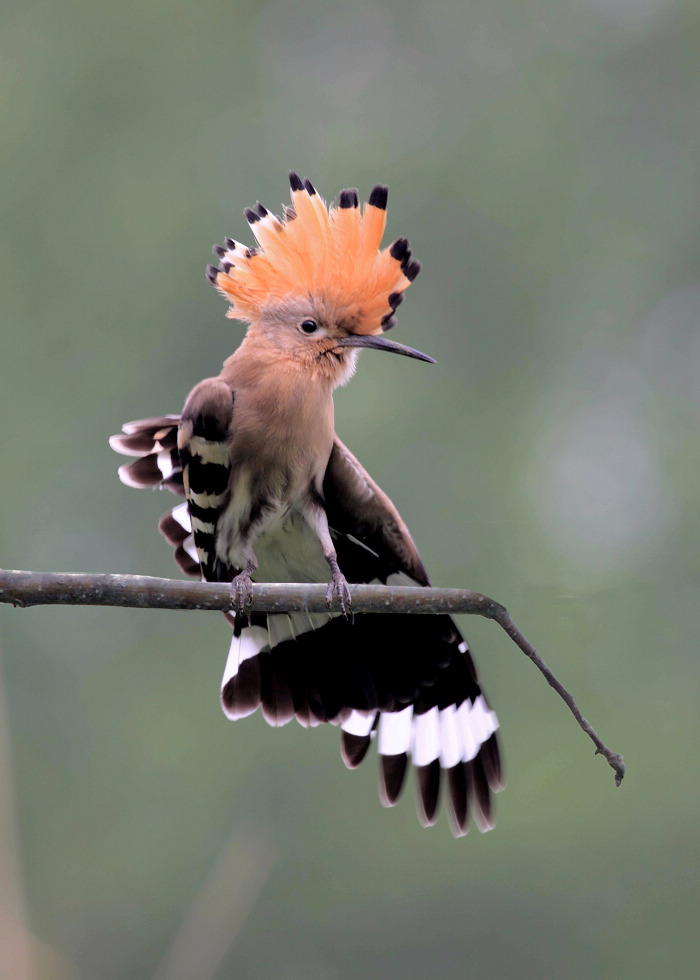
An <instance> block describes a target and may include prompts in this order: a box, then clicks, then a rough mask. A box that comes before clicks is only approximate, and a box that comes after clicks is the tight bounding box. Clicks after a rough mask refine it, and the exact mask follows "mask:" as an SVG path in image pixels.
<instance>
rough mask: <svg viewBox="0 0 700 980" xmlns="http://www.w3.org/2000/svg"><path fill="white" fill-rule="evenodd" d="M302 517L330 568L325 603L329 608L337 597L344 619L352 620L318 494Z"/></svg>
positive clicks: (349, 599)
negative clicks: (316, 538) (319, 545)
mask: <svg viewBox="0 0 700 980" xmlns="http://www.w3.org/2000/svg"><path fill="white" fill-rule="evenodd" d="M304 517H305V518H306V520H307V522H308V524H309V526H310V527H311V528H312V529H313V530H314V531H315V532H316V535H317V537H318V540H319V541H320V543H321V548H322V549H323V557H324V558H325V559H326V561H327V562H328V564H329V565H330V568H331V580H330V582H329V583H328V589H327V591H326V602H327V603H328V605H329V606H332V605H333V596H334V595H337V596H338V603H339V605H340V608H341V610H342V613H343V616H345V618H346V619H350V620H352V619H353V614H352V596H351V595H350V588H349V587H348V580H347V579H346V578H345V576H344V575H343V573H342V572H341V570H340V565H339V564H338V556H337V554H336V552H335V547H334V546H333V538H332V537H331V532H330V529H329V527H328V518H327V516H326V511H325V509H324V507H323V499H322V497H321V496H320V494H313V495H312V499H311V500H310V501H309V502H308V504H307V506H306V508H305V509H304Z"/></svg>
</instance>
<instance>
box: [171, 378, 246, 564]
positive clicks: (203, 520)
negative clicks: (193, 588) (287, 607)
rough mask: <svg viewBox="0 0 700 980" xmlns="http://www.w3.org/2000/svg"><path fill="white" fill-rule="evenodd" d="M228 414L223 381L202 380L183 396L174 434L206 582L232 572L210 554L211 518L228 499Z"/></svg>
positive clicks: (229, 403)
mask: <svg viewBox="0 0 700 980" xmlns="http://www.w3.org/2000/svg"><path fill="white" fill-rule="evenodd" d="M232 417H233V392H232V391H231V389H230V388H229V386H228V385H227V384H225V383H224V382H222V381H218V380H216V379H209V380H206V381H202V382H201V383H200V384H198V385H197V387H196V388H194V390H193V391H192V392H191V394H190V396H189V398H188V399H187V402H186V404H185V407H184V409H183V412H182V418H181V420H180V427H179V430H178V435H177V445H178V450H179V455H180V464H181V466H182V479H183V484H184V488H185V496H186V497H187V510H188V514H189V519H190V527H191V529H192V534H193V537H194V546H195V549H196V553H197V557H198V558H199V563H200V565H201V569H202V577H203V578H204V579H205V580H206V581H207V582H222V581H224V582H227V581H231V579H232V578H233V575H234V574H235V570H234V569H231V568H230V567H229V566H228V565H226V564H225V563H224V562H222V561H221V560H219V559H218V558H217V554H216V532H217V524H218V522H219V518H220V517H221V515H222V514H223V512H224V510H225V509H226V506H227V504H228V501H229V482H230V477H231V455H230V449H229V440H230V430H231V422H232ZM176 519H177V518H176Z"/></svg>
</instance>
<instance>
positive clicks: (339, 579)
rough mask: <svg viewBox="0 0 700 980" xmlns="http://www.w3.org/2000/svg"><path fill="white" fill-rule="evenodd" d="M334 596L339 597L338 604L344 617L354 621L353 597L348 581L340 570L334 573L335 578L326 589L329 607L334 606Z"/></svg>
mask: <svg viewBox="0 0 700 980" xmlns="http://www.w3.org/2000/svg"><path fill="white" fill-rule="evenodd" d="M334 595H337V596H338V604H339V605H340V608H341V611H342V613H343V616H345V618H346V619H349V620H351V621H352V620H353V619H354V618H355V617H354V616H353V612H352V596H351V595H350V588H349V586H348V580H347V579H346V578H345V576H344V575H343V573H342V572H341V571H339V570H338V571H334V572H333V577H332V578H331V580H330V582H329V583H328V588H327V589H326V602H327V603H328V606H329V607H330V606H332V605H333V596H334Z"/></svg>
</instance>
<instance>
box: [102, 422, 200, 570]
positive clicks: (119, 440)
mask: <svg viewBox="0 0 700 980" xmlns="http://www.w3.org/2000/svg"><path fill="white" fill-rule="evenodd" d="M179 425H180V416H179V415H162V416H159V417H157V418H150V419H137V420H136V421H135V422H126V423H125V424H124V425H123V426H122V431H121V432H120V433H119V434H118V435H116V436H112V437H111V438H110V440H109V444H110V446H111V447H112V449H113V450H114V451H115V452H117V453H120V454H121V455H122V456H137V457H138V458H137V459H135V460H134V461H133V462H131V463H125V464H124V466H120V467H119V479H120V480H121V481H122V483H124V484H126V486H127V487H136V488H139V489H140V488H141V487H150V488H151V489H153V490H170V492H171V493H174V494H176V495H177V496H180V497H184V496H185V485H184V482H183V478H182V464H181V462H180V454H179V452H178V448H177V431H178V427H179ZM158 528H159V530H160V532H161V534H162V535H163V537H164V538H165V539H166V540H167V541H168V542H169V543H170V544H171V545H172V546H173V548H174V549H175V561H176V562H177V563H178V565H179V566H180V568H181V569H182V571H183V572H185V573H186V574H187V575H192V576H194V577H196V578H199V577H200V575H201V572H200V567H199V558H198V557H197V551H196V549H195V546H194V536H193V534H192V524H191V522H190V515H189V512H188V510H187V503H186V502H183V503H181V504H178V505H177V507H173V508H172V510H169V511H168V512H167V513H165V514H163V516H162V518H161V520H160V523H159V524H158Z"/></svg>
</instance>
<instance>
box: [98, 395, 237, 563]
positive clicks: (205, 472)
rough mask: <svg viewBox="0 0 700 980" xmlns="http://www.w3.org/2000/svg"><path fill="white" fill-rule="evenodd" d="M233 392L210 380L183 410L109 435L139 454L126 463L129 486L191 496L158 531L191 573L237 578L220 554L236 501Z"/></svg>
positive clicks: (116, 445) (118, 446)
mask: <svg viewBox="0 0 700 980" xmlns="http://www.w3.org/2000/svg"><path fill="white" fill-rule="evenodd" d="M232 415H233V392H232V391H231V389H230V388H229V387H228V385H226V384H224V383H223V382H221V381H218V380H216V379H208V380H206V381H202V382H201V384H199V385H197V387H196V388H194V389H193V391H192V393H191V394H190V396H189V398H188V399H187V403H186V405H185V408H184V409H183V412H182V415H164V416H161V417H158V418H150V419H140V420H138V421H136V422H127V423H126V424H125V425H124V426H122V432H121V433H120V434H119V435H116V436H112V437H111V439H110V440H109V442H110V445H111V447H112V449H114V450H115V451H116V452H118V453H121V454H122V455H125V456H137V457H138V459H136V460H135V461H134V462H132V463H127V464H126V465H124V466H121V467H120V468H119V479H120V480H121V481H122V483H125V484H126V485H127V486H129V487H139V488H140V487H151V488H153V489H167V490H170V491H172V493H175V494H178V495H179V496H182V497H186V498H187V499H186V501H185V502H184V503H181V504H178V505H177V506H176V507H173V508H172V510H169V511H167V512H166V513H165V514H163V516H162V518H161V519H160V522H159V524H158V529H159V531H160V533H161V534H162V535H163V537H164V538H165V539H166V540H167V541H168V542H169V543H170V544H171V545H172V546H173V548H174V549H175V560H176V562H177V563H178V565H179V566H180V568H181V569H182V570H183V572H185V573H186V574H187V575H192V576H194V577H197V578H199V577H202V578H204V579H205V580H206V581H214V582H216V581H230V579H231V578H232V575H233V571H232V570H231V569H229V568H228V567H227V566H224V565H222V563H221V562H218V561H217V559H216V553H215V552H216V549H215V544H214V536H215V532H216V524H217V522H218V520H219V517H220V515H221V513H222V512H223V510H224V509H225V507H226V504H227V502H228V484H229V476H230V472H231V461H230V458H229V452H228V439H229V434H230V426H231V419H232Z"/></svg>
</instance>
